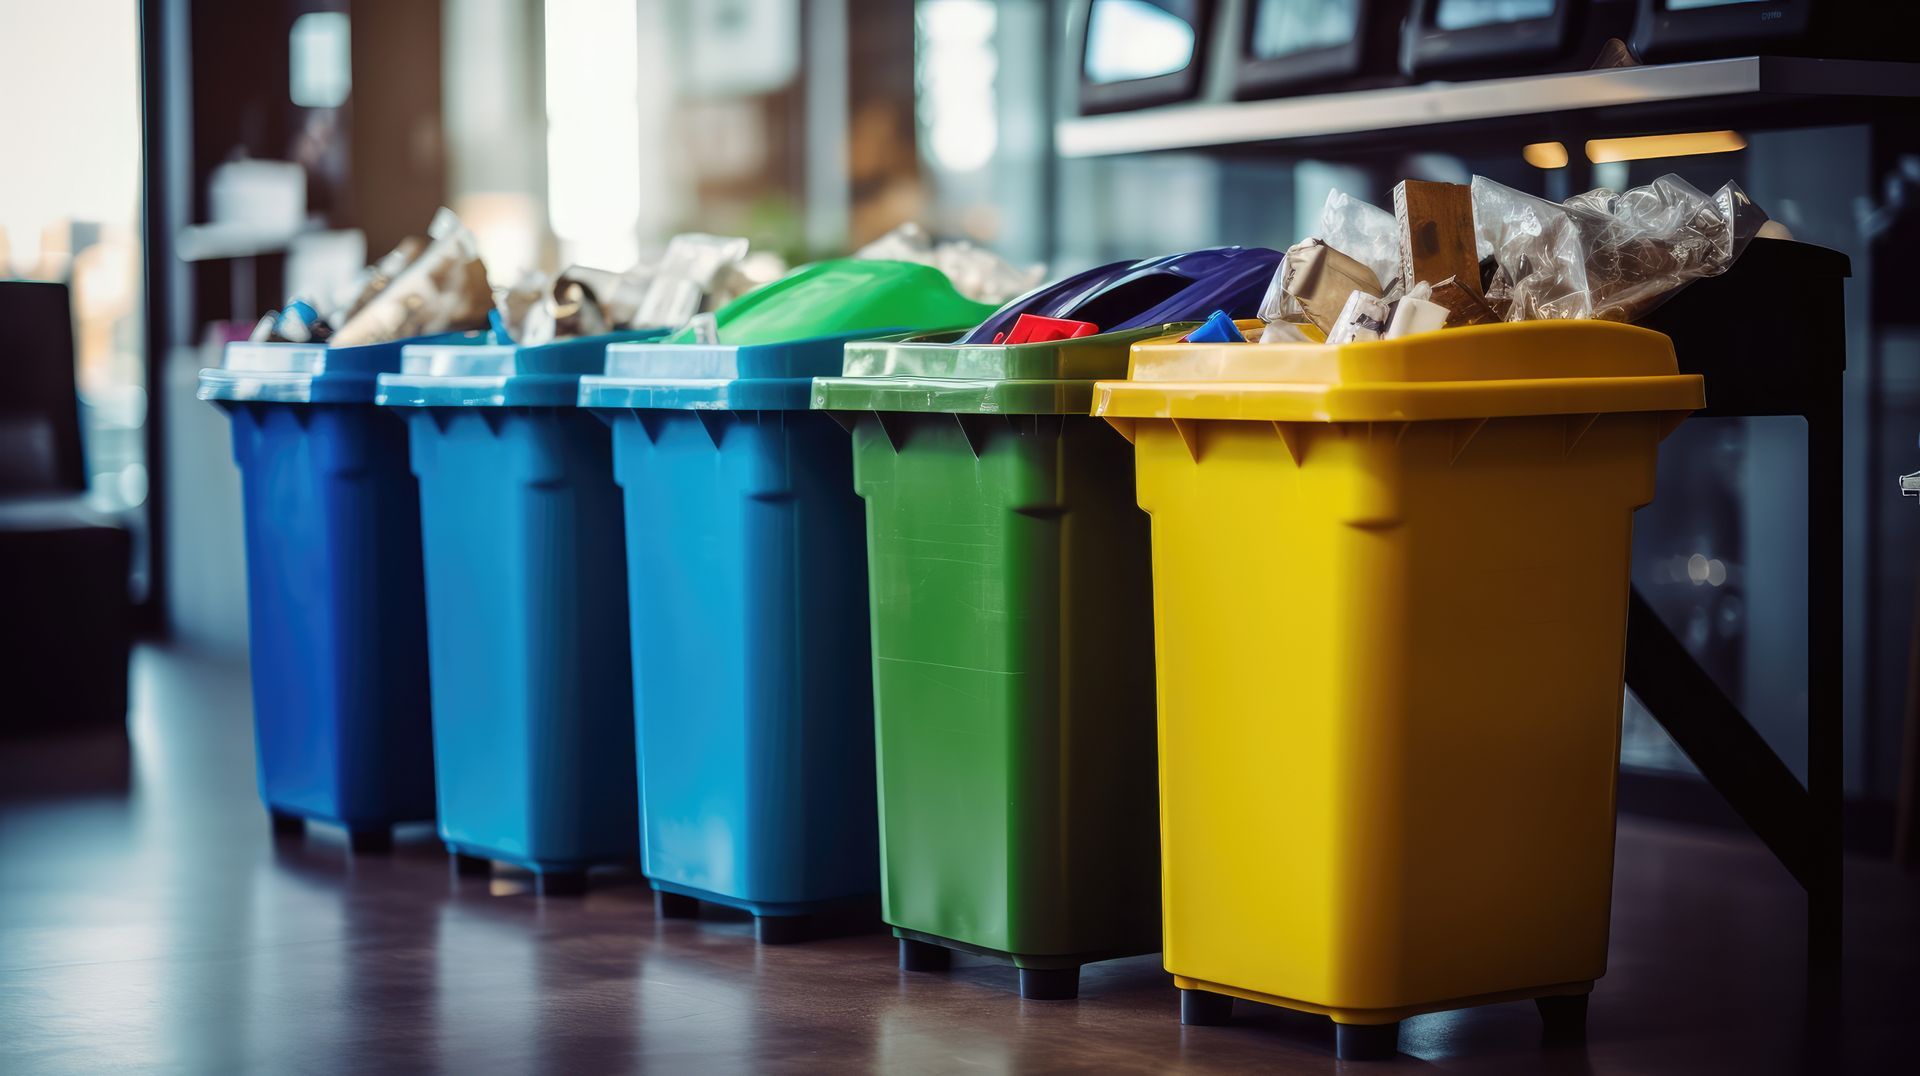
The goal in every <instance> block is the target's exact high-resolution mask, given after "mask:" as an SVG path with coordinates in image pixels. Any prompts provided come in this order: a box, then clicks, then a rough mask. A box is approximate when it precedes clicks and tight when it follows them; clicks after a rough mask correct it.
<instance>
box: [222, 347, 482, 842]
mask: <svg viewBox="0 0 1920 1076" xmlns="http://www.w3.org/2000/svg"><path fill="white" fill-rule="evenodd" d="M478 339H480V337H479V336H478V335H477V334H475V335H468V336H461V335H456V334H447V335H444V336H438V337H433V338H431V340H432V342H435V343H438V344H443V345H448V346H452V345H456V344H459V343H463V342H464V343H472V342H475V341H477V340H478ZM409 342H413V343H418V342H421V341H418V340H416V341H399V342H394V343H385V344H368V345H365V346H361V347H343V348H341V347H327V346H325V345H323V344H288V343H255V342H251V341H248V342H239V343H232V344H228V345H227V347H226V350H225V352H224V354H223V356H222V360H221V364H220V366H218V367H216V368H213V369H209V370H202V371H201V372H200V390H199V397H200V399H202V400H210V401H212V402H213V403H214V404H215V405H216V406H218V407H219V408H220V409H221V410H223V411H225V412H226V413H227V416H228V418H229V419H230V420H231V421H232V425H233V458H234V461H235V462H236V463H237V464H238V465H239V467H240V483H241V484H240V492H241V506H242V509H243V512H244V520H245V529H246V550H247V635H248V641H249V644H250V650H251V658H252V680H253V721H254V747H255V751H256V754H257V756H258V764H259V780H260V798H261V800H262V801H263V802H264V803H265V804H266V806H267V810H268V812H269V813H270V814H271V815H272V818H273V825H274V829H275V831H276V832H280V833H294V832H298V831H299V830H301V829H302V828H304V826H305V824H306V822H307V821H309V820H315V821H321V822H326V823H330V824H333V825H338V826H342V827H344V828H345V829H346V831H347V835H348V839H349V842H350V844H351V846H352V848H353V849H354V851H356V852H365V851H377V850H384V849H386V848H388V847H391V845H392V841H393V835H392V830H393V826H394V825H396V824H398V823H402V822H413V821H424V820H427V819H430V818H432V817H433V809H434V786H433V746H432V741H433V728H432V718H431V715H430V713H429V710H428V705H429V703H428V692H427V665H426V662H427V638H426V634H427V633H426V609H425V604H424V602H425V599H424V598H423V596H422V591H421V579H420V570H421V569H420V495H419V489H418V487H417V486H416V484H415V482H414V478H413V475H412V474H411V473H409V472H408V470H407V462H406V460H407V432H406V429H405V428H404V427H402V426H400V425H399V424H398V423H395V422H394V421H393V420H392V419H391V418H390V417H388V416H387V415H384V414H382V413H381V412H380V410H379V408H377V407H375V406H374V405H373V398H374V391H375V386H374V379H375V377H376V376H377V375H378V374H380V373H381V372H382V371H393V370H398V369H399V368H400V351H401V348H402V347H403V346H404V345H405V344H406V343H409Z"/></svg>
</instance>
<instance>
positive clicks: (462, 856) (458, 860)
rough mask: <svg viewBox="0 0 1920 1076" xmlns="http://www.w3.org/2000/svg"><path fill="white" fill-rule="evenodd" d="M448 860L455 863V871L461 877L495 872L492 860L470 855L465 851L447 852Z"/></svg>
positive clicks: (476, 876)
mask: <svg viewBox="0 0 1920 1076" xmlns="http://www.w3.org/2000/svg"><path fill="white" fill-rule="evenodd" d="M447 862H449V863H452V864H453V873H454V875H455V876H457V877H460V878H478V877H483V876H485V875H488V874H491V873H493V861H492V860H490V859H482V858H481V857H479V856H470V855H468V854H466V853H465V852H449V853H447Z"/></svg>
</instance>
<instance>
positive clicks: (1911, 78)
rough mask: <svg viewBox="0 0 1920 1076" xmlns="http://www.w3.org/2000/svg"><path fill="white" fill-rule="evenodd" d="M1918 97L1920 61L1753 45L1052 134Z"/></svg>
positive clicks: (1174, 112) (1822, 120)
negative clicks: (1639, 63) (1781, 52)
mask: <svg viewBox="0 0 1920 1076" xmlns="http://www.w3.org/2000/svg"><path fill="white" fill-rule="evenodd" d="M1916 97H1920V64H1914V63H1894V62H1888V61H1878V60H1808V59H1797V58H1792V57H1777V56H1744V57H1739V58H1736V59H1729V60H1704V61H1700V62H1698V63H1682V64H1658V65H1652V66H1645V67H1618V68H1610V69H1607V70H1601V71H1572V72H1568V73H1565V74H1558V75H1530V76H1523V77H1517V78H1497V79H1486V80H1484V81H1479V82H1435V83H1427V84H1425V85H1420V86H1395V87H1389V88H1386V89H1378V90H1359V91H1355V92H1351V93H1325V94H1314V95H1310V96H1303V97H1284V98H1276V99H1274V100H1264V101H1231V102H1220V103H1197V104H1185V105H1169V106H1166V107H1163V108H1150V109H1140V110H1137V111H1133V112H1121V113H1116V114H1113V115H1106V116H1081V117H1073V118H1070V119H1064V120H1061V121H1060V122H1059V123H1058V124H1056V125H1055V127H1054V145H1055V147H1056V149H1057V150H1058V152H1059V153H1060V155H1061V156H1063V157H1105V156H1116V155H1121V154H1129V153H1149V152H1158V151H1163V150H1183V149H1186V150H1191V149H1210V148H1227V147H1235V146H1257V145H1262V144H1269V143H1294V144H1298V145H1300V146H1303V147H1306V146H1313V145H1319V144H1328V145H1339V144H1345V145H1355V144H1371V145H1391V144H1393V143H1396V142H1400V141H1404V140H1405V139H1406V138H1407V136H1409V135H1411V134H1414V133H1415V132H1416V131H1417V133H1418V135H1419V136H1420V137H1421V138H1422V139H1426V138H1431V137H1434V136H1435V135H1437V134H1440V133H1443V132H1460V133H1467V132H1479V133H1484V134H1487V135H1497V134H1500V133H1503V132H1510V131H1515V130H1521V129H1524V130H1527V131H1534V132H1538V131H1541V130H1543V129H1554V128H1557V127H1561V126H1578V127H1580V128H1581V129H1583V130H1585V131H1588V132H1591V133H1593V134H1611V133H1627V132H1635V131H1637V132H1639V133H1651V132H1652V131H1653V130H1654V129H1655V128H1657V127H1660V126H1662V125H1665V124H1670V123H1679V122H1686V121H1692V122H1694V123H1698V122H1700V121H1703V120H1707V121H1712V122H1714V123H1715V124H1717V125H1720V126H1728V125H1732V124H1734V123H1736V122H1737V123H1739V124H1740V125H1742V126H1744V127H1748V128H1758V127H1792V126H1802V125H1806V124H1809V123H1818V124H1820V125H1827V124H1832V123H1836V122H1846V121H1848V120H1850V119H1856V118H1858V119H1864V118H1870V117H1871V116H1872V115H1874V114H1876V113H1877V112H1878V111H1880V110H1881V109H1883V108H1885V107H1887V106H1889V105H1893V106H1894V107H1901V103H1904V102H1907V101H1910V100H1911V99H1913V98H1916ZM1905 107H1906V108H1908V109H1909V110H1910V107H1911V106H1910V105H1907V106H1905ZM1543 140H1544V138H1529V139H1528V141H1543ZM1516 148H1517V146H1516Z"/></svg>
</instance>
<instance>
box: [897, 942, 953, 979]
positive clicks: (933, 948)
mask: <svg viewBox="0 0 1920 1076" xmlns="http://www.w3.org/2000/svg"><path fill="white" fill-rule="evenodd" d="M951 967H953V950H951V949H949V948H947V947H946V946H944V945H935V944H933V943H932V942H923V941H915V940H914V939H912V938H901V939H900V970H901V971H945V970H947V969H948V968H951Z"/></svg>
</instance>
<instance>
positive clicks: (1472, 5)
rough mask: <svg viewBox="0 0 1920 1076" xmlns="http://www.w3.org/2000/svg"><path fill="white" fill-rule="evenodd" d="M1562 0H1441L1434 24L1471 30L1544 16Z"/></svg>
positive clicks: (1435, 12) (1436, 10)
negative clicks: (1477, 27)
mask: <svg viewBox="0 0 1920 1076" xmlns="http://www.w3.org/2000/svg"><path fill="white" fill-rule="evenodd" d="M1559 4H1560V0H1440V6H1439V7H1438V8H1437V9H1435V11H1434V13H1433V25H1434V26H1436V27H1438V28H1439V29H1442V30H1471V29H1473V28H1474V27H1476V26H1494V25H1498V24H1500V23H1507V22H1525V21H1527V20H1528V19H1544V18H1546V17H1547V16H1549V15H1552V14H1553V11H1554V8H1556V7H1558V6H1559Z"/></svg>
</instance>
